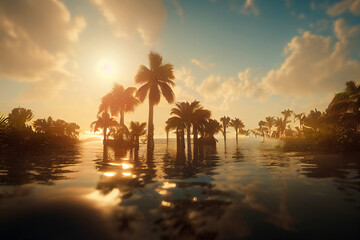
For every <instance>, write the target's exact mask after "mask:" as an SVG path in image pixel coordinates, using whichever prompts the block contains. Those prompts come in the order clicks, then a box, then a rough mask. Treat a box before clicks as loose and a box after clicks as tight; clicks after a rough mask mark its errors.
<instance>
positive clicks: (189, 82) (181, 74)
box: [175, 67, 195, 89]
mask: <svg viewBox="0 0 360 240" xmlns="http://www.w3.org/2000/svg"><path fill="white" fill-rule="evenodd" d="M175 79H176V81H177V82H183V83H184V85H185V86H186V87H188V88H191V89H193V88H194V82H195V78H194V76H192V74H191V71H190V70H188V69H186V68H185V67H182V68H181V69H176V70H175Z"/></svg>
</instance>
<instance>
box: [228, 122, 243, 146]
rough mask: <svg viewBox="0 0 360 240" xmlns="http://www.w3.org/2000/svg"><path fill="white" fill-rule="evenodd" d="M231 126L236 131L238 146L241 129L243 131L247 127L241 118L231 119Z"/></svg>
mask: <svg viewBox="0 0 360 240" xmlns="http://www.w3.org/2000/svg"><path fill="white" fill-rule="evenodd" d="M230 126H231V127H233V128H234V129H235V135H236V144H238V133H239V131H240V129H243V128H244V127H245V125H244V123H243V121H241V120H240V119H239V118H235V119H231V121H230Z"/></svg>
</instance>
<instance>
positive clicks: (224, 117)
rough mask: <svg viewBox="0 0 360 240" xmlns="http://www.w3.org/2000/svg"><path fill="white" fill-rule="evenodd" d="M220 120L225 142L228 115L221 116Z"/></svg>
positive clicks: (228, 121)
mask: <svg viewBox="0 0 360 240" xmlns="http://www.w3.org/2000/svg"><path fill="white" fill-rule="evenodd" d="M220 122H221V124H222V128H223V130H222V133H223V135H224V143H225V144H226V128H227V127H228V126H229V124H230V117H226V116H223V117H222V118H220Z"/></svg>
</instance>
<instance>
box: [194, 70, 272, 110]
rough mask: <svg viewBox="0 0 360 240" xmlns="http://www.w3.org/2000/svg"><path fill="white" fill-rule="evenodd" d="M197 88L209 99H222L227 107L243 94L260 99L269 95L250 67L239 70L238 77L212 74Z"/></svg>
mask: <svg viewBox="0 0 360 240" xmlns="http://www.w3.org/2000/svg"><path fill="white" fill-rule="evenodd" d="M196 90H197V91H198V93H199V94H200V95H201V96H203V97H204V98H205V99H207V100H216V101H218V100H220V101H221V104H223V106H224V107H225V108H226V106H227V104H228V103H229V102H232V101H235V100H238V99H239V98H240V97H241V96H245V97H248V98H254V99H256V100H259V101H262V100H264V99H265V98H266V97H267V96H268V93H267V91H266V89H265V87H264V85H263V84H262V83H261V82H259V81H258V79H257V78H254V77H253V76H252V71H251V69H249V68H248V69H246V70H245V71H244V72H239V73H238V76H237V78H234V77H230V78H225V77H222V76H216V75H210V76H209V77H207V78H205V79H204V80H203V81H202V83H201V84H200V85H199V86H198V87H197V88H196ZM219 104H220V103H219Z"/></svg>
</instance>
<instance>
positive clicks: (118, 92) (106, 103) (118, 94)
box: [99, 83, 140, 126]
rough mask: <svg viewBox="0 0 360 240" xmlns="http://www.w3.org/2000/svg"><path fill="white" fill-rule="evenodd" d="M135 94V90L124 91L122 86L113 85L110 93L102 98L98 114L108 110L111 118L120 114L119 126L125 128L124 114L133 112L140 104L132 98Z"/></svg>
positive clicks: (130, 88)
mask: <svg viewBox="0 0 360 240" xmlns="http://www.w3.org/2000/svg"><path fill="white" fill-rule="evenodd" d="M135 93H136V88H134V87H128V88H126V89H125V88H124V87H123V86H122V85H120V84H118V83H115V84H114V87H113V89H112V90H111V92H109V93H108V94H106V95H105V96H104V97H103V98H102V100H101V104H100V106H99V113H101V112H104V111H109V110H110V113H111V115H112V116H118V115H119V114H120V121H119V123H120V126H125V124H124V121H125V120H124V115H125V113H126V112H133V111H134V110H135V107H136V106H138V105H139V103H140V101H139V99H137V98H136V97H135V96H134V95H135Z"/></svg>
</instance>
